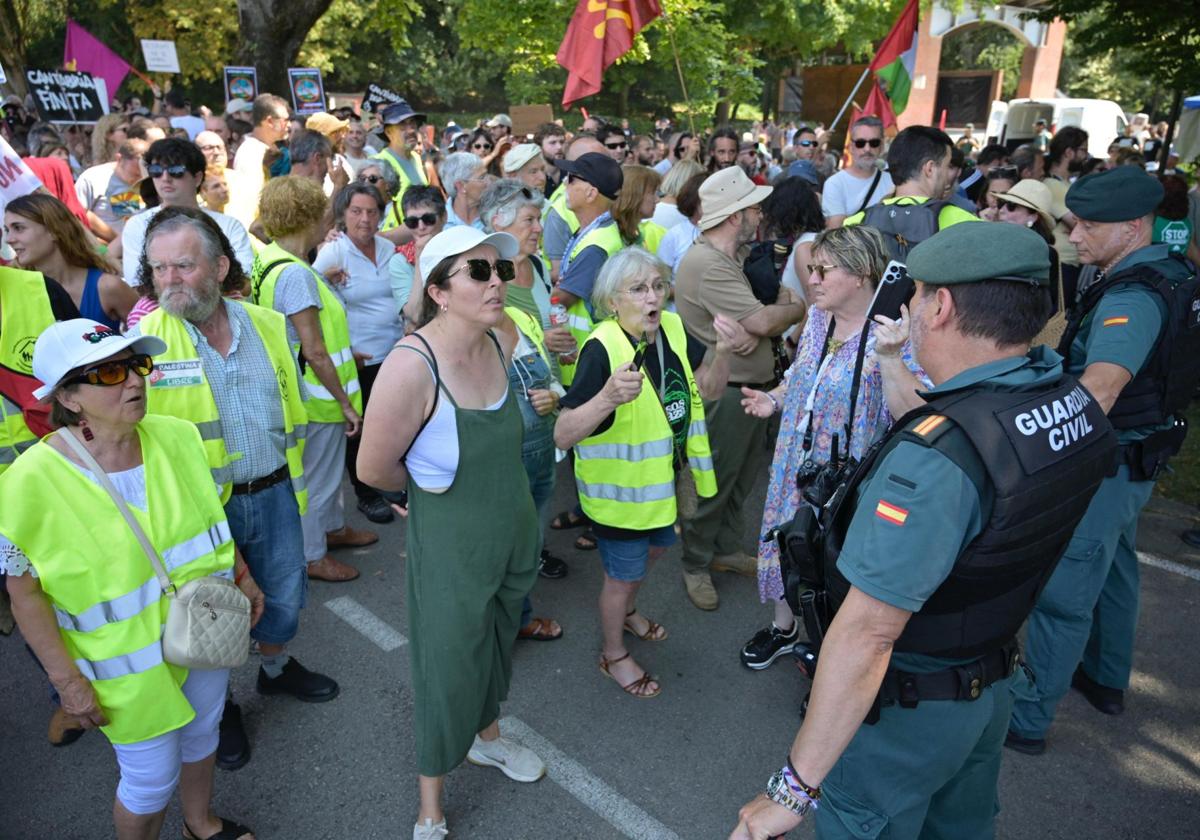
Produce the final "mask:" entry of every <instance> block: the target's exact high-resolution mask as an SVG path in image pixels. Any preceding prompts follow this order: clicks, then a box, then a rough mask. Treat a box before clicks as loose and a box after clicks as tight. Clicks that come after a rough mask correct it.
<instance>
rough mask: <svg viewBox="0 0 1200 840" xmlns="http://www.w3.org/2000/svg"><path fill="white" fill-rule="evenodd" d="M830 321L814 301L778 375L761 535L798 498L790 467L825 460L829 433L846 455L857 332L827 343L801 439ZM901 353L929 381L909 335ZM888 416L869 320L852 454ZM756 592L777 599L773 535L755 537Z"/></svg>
mask: <svg viewBox="0 0 1200 840" xmlns="http://www.w3.org/2000/svg"><path fill="white" fill-rule="evenodd" d="M829 321H830V316H829V313H828V312H825V311H824V310H822V309H818V308H816V307H815V306H814V307H813V308H812V309H810V310H809V316H808V323H807V324H805V325H804V332H803V334H802V335H801V336H800V346H799V347H798V348H797V350H796V358H795V361H793V362H792V365H791V367H789V368H788V371H787V374H786V375H785V376H784V379H783V381H784V385H785V390H784V394H783V405H782V416H781V418H780V423H779V436H778V437H777V438H776V441H775V458H774V459H773V460H772V461H771V481H770V484H769V485H768V487H767V500H766V505H765V507H764V508H763V518H762V528H761V529H760V531H759V533H760V535H761V536H762V537H765V536H766V535H767V534H768V533H770V531H771V530H772V529H773V528H776V527H778V526H780V525H782V524H783V523H785V522H787V521H788V520H790V519H791V518H792V517H793V516H794V515H795V514H796V508H797V506H798V505H799V502H800V493H799V491H798V490H797V489H796V473H797V472H798V471H799V469H800V465H801V464H803V463H804V462H805V461H806V460H808V459H809V458H811V459H812V460H814V461H818V462H820V463H826V462H828V461H829V459H830V455H831V448H832V445H833V436H834V435H837V436H838V448H839V449H840V450H841V453H842V455H843V456H844V455H845V447H846V440H845V438H846V432H845V428H846V423H847V422H848V420H849V417H848V415H849V413H850V386H851V384H852V382H853V379H854V361H855V357H856V356H857V355H858V344H859V339H860V335H861V334H856V335H854V336H852V337H851V338H849V339H847V340H846V342H845V343H843V344H841V345H840V346H839V345H837V344H836V343H835V344H831V345H830V349H829V354H828V357H827V360H828V363H827V364H826V366H825V372H824V374H823V375H822V377H821V381H820V386H819V387H818V388H817V390H816V394H815V395H814V399H813V413H812V424H813V435H812V452H811V453H806V452H804V447H803V442H804V428H805V418H806V416H807V414H808V412H807V411H806V404H807V402H808V395H809V393H810V392H811V391H812V389H813V383H814V381H815V380H816V378H817V372H818V369H819V366H820V365H819V362H820V359H821V350H822V348H823V346H824V344H825V337H826V334H827V333H828V331H829ZM901 355H902V357H903V359H904V364H905V366H906V367H908V369H909V370H911V371H912V372H913V373H914V374H915V375H916V377H917V378H918V379H919V380H921V382H923V383H925V384H926V385H929V384H930V383H929V380H928V378H927V377H926V376H925V372H924V371H923V370H922V369H921V367H920V365H918V364H917V362H916V360H915V359H914V358H913V354H912V345H911V344H909V343H908V342H907V341H906V342H905V343H904V348H903V350H902V351H901ZM893 419H894V418H893V417H892V415H891V414H890V413H889V412H888V408H887V402H886V401H885V400H884V397H883V376H882V374H881V373H880V372H879V362H878V361H877V360H876V358H875V326H874V324H872V325H871V326H870V327H869V328H868V329H867V348H866V357H865V359H864V360H863V368H862V384H861V385H860V386H859V389H858V405H857V407H856V408H855V410H854V426H853V430H852V433H851V437H850V456H851V457H853V458H856V459H861V458H862V456H863V453H864V452H866V451H867V449H869V448H870V446H871V444H872V443H874V442H875V441H876V440H878V439H879V438H880V437H882V436H883V434H884V432H886V431H887V430H888V427H889V426H891V424H892V420H893ZM758 594H759V597H760V598H761V599H762V601H763V603H766V602H768V601H781V600H783V579H782V577H781V576H780V573H779V545H778V543H776V542H775V540H762V541H760V542H759V544H758Z"/></svg>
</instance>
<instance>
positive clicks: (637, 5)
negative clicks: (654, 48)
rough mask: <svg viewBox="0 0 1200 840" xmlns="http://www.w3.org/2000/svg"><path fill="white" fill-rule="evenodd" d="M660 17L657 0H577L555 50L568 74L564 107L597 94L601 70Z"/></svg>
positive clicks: (564, 93)
mask: <svg viewBox="0 0 1200 840" xmlns="http://www.w3.org/2000/svg"><path fill="white" fill-rule="evenodd" d="M661 14H662V7H661V6H660V5H659V4H658V0H579V4H578V5H577V6H576V7H575V13H574V14H573V15H572V16H571V23H570V24H569V25H568V26H567V34H566V35H565V36H564V37H563V42H562V45H561V46H559V48H558V55H557V59H558V63H559V64H561V65H562V66H563V67H564V68H565V69H566V71H567V86H566V88H565V89H564V90H563V107H564V108H570V107H571V103H572V102H576V101H578V100H580V99H583V98H584V97H585V96H591V95H593V94H596V93H599V92H600V88H601V80H602V77H603V75H604V71H605V70H607V69H608V68H609V67H611V66H612V63H613V62H614V61H616V60H617V59H618V58H620V57H621V56H623V55H624V54H625V53H627V52H629V48H630V47H632V46H633V36H635V35H637V34H638V32H640V31H641V30H642V27H644V26H645V25H646V24H648V23H649V22H650V21H652V20H654V19H655V18H656V17H658V16H659V15H661Z"/></svg>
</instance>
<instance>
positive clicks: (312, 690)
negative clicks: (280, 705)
mask: <svg viewBox="0 0 1200 840" xmlns="http://www.w3.org/2000/svg"><path fill="white" fill-rule="evenodd" d="M256 688H257V689H258V693H259V694H290V695H292V696H293V697H295V698H296V699H297V700H303V701H304V702H305V703H325V702H327V701H329V700H332V699H333V698H335V697H337V696H338V691H339V690H340V689H339V687H338V684H337V683H336V682H335V681H333V680H331V679H330V678H329V677H327V676H325V675H324V674H318V673H317V672H316V671H310V670H308V669H307V668H305V667H304V666H303V665H301V664H300V663H299V662H297V661H296V660H295V659H292V658H291V657H288V661H287V664H286V665H284V666H283V673H282V674H280V675H279V676H278V677H268V676H267V672H266V671H264V670H263V669H262V666H259V669H258V685H257V686H256Z"/></svg>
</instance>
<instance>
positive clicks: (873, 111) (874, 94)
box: [851, 80, 896, 128]
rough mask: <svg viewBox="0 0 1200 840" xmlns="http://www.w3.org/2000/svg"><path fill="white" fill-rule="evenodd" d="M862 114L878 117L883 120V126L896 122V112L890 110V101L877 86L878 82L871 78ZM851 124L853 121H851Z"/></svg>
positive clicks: (889, 126)
mask: <svg viewBox="0 0 1200 840" xmlns="http://www.w3.org/2000/svg"><path fill="white" fill-rule="evenodd" d="M862 112H863V114H865V115H869V116H872V117H879V119H881V120H883V127H884V128H891V127H892V126H893V125H895V124H896V112H895V111H893V110H892V102H891V100H890V99H888V98H887V95H886V94H884V92H883V90H882V89H880V87H879V82H877V81H874V80H872V82H871V92H870V93H869V94H868V95H867V104H866V105H864V106H863V110H862ZM851 125H853V123H851Z"/></svg>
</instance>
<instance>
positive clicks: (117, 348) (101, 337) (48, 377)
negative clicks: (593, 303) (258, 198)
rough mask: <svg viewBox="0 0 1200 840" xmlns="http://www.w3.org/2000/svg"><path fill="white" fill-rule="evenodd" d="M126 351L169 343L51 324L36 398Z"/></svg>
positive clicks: (85, 325)
mask: <svg viewBox="0 0 1200 840" xmlns="http://www.w3.org/2000/svg"><path fill="white" fill-rule="evenodd" d="M510 238H511V237H510ZM513 242H516V240H515V239H514V240H513ZM126 349H128V350H132V351H133V352H135V353H146V354H147V355H150V356H157V355H159V354H160V353H165V352H167V343H166V342H165V341H163V340H162V339H161V338H158V337H157V336H153V335H140V336H135V335H121V334H120V333H119V332H117V331H116V330H114V329H113V328H112V327H106V326H105V325H104V324H101V323H98V322H96V321H93V320H91V319H90V318H72V319H71V320H70V321H59V322H58V323H56V324H51V325H50V326H48V327H46V329H45V330H43V331H42V334H41V335H39V336H38V340H37V343H36V344H34V345H33V375H34V376H36V377H37V378H38V379H40V380H41V381H42V382H44V383H45V384H44V385H42V387H40V388H38V389H37V390H36V391H34V392H33V395H34V396H35V397H37V398H38V399H39V400H44V399H46V397H48V396H50V393H51V392H52V391H53V390H54V389H55V387H57V386H58V383H59V382H61V381H62V379H63V377H64V376H66V375H67V374H68V373H70V372H71V371H73V370H75V369H76V368H81V367H83V366H84V365H89V364H92V363H93V362H101V361H104V360H105V359H109V358H111V357H113V356H115V355H117V354H118V353H120V352H121V351H122V350H126Z"/></svg>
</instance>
